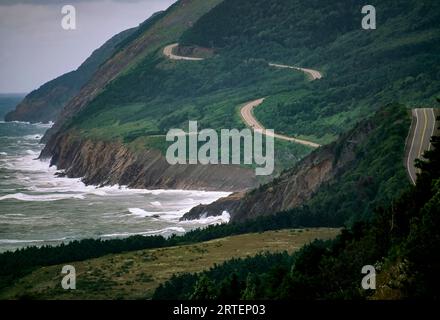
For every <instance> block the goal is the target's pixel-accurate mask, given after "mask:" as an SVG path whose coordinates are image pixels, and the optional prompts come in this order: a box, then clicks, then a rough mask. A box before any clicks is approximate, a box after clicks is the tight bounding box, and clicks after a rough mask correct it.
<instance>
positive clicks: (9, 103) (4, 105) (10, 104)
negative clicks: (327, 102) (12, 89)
mask: <svg viewBox="0 0 440 320" xmlns="http://www.w3.org/2000/svg"><path fill="white" fill-rule="evenodd" d="M23 97H24V94H0V120H3V118H4V116H5V115H6V113H8V112H9V111H11V110H13V109H14V108H15V106H16V105H17V104H18V103H19V102H20V101H21V99H23Z"/></svg>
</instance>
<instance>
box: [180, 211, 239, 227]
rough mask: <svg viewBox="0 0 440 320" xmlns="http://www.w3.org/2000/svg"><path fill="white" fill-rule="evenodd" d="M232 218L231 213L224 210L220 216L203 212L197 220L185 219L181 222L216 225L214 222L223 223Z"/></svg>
mask: <svg viewBox="0 0 440 320" xmlns="http://www.w3.org/2000/svg"><path fill="white" fill-rule="evenodd" d="M230 220H231V215H230V214H229V212H227V211H223V212H222V214H221V215H219V216H209V217H208V216H207V215H206V214H203V215H202V216H201V217H200V219H197V220H184V221H181V222H180V223H182V224H194V223H196V224H203V225H214V224H223V223H228V222H229V221H230Z"/></svg>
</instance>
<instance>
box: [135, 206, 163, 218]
mask: <svg viewBox="0 0 440 320" xmlns="http://www.w3.org/2000/svg"><path fill="white" fill-rule="evenodd" d="M128 211H129V212H130V213H131V214H133V215H135V216H139V217H142V218H145V217H151V216H154V215H156V214H159V212H148V211H145V210H142V209H140V208H128Z"/></svg>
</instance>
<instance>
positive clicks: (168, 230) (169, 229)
mask: <svg viewBox="0 0 440 320" xmlns="http://www.w3.org/2000/svg"><path fill="white" fill-rule="evenodd" d="M185 232H186V230H185V229H184V228H182V227H167V228H163V229H158V230H151V231H144V232H121V233H110V234H103V235H101V238H116V237H130V236H135V235H139V236H148V235H155V234H157V235H159V234H164V233H185Z"/></svg>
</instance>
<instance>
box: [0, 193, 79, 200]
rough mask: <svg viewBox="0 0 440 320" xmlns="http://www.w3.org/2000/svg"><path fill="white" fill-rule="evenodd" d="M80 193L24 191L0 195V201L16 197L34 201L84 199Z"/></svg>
mask: <svg viewBox="0 0 440 320" xmlns="http://www.w3.org/2000/svg"><path fill="white" fill-rule="evenodd" d="M84 198H85V197H84V195H81V194H49V195H29V194H24V193H14V194H8V195H5V196H3V197H0V201H2V200H8V199H16V200H19V201H36V202H50V201H58V200H64V199H84Z"/></svg>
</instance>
